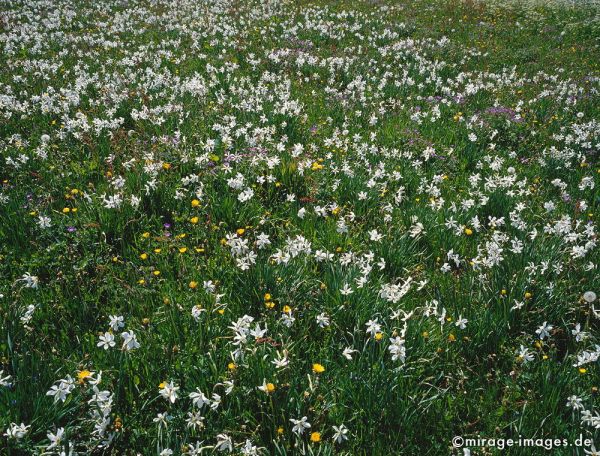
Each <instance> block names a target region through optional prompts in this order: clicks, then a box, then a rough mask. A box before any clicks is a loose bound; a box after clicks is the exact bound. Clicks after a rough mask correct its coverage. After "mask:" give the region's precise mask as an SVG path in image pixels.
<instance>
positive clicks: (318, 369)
mask: <svg viewBox="0 0 600 456" xmlns="http://www.w3.org/2000/svg"><path fill="white" fill-rule="evenodd" d="M312 371H313V372H314V373H315V374H322V373H323V372H325V367H324V366H323V365H322V364H319V363H315V364H313V365H312Z"/></svg>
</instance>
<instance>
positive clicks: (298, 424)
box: [290, 416, 310, 436]
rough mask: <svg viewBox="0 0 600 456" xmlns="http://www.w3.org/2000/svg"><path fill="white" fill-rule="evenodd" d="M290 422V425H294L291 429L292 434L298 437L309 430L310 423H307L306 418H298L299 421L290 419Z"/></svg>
mask: <svg viewBox="0 0 600 456" xmlns="http://www.w3.org/2000/svg"><path fill="white" fill-rule="evenodd" d="M290 421H291V422H292V424H293V425H294V426H293V427H292V432H293V433H294V434H296V435H298V436H300V435H302V434H304V431H305V430H306V429H309V428H310V423H309V422H308V418H307V417H305V416H303V417H302V418H300V419H299V420H295V419H293V418H290Z"/></svg>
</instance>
